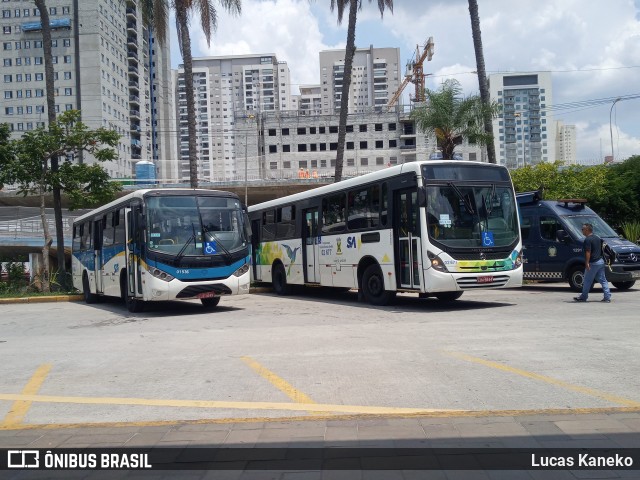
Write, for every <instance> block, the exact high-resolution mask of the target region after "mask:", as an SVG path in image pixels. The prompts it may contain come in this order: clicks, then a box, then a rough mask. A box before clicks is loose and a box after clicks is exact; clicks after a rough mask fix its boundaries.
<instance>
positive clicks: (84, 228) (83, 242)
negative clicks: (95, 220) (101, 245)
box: [80, 222, 91, 250]
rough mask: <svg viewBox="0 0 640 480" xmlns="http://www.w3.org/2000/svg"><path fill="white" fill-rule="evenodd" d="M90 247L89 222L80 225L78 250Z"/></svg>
mask: <svg viewBox="0 0 640 480" xmlns="http://www.w3.org/2000/svg"><path fill="white" fill-rule="evenodd" d="M90 248H91V222H87V223H83V224H82V225H80V250H88V249H90Z"/></svg>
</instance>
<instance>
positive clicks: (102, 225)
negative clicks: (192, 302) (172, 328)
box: [72, 189, 251, 312]
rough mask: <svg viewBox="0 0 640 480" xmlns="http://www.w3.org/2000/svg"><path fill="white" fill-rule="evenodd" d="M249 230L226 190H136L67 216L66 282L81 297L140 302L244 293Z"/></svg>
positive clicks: (209, 303)
mask: <svg viewBox="0 0 640 480" xmlns="http://www.w3.org/2000/svg"><path fill="white" fill-rule="evenodd" d="M250 236H251V231H250V229H249V220H248V217H247V213H246V208H245V207H243V205H242V204H241V203H240V200H239V199H238V197H237V196H236V195H234V194H232V193H228V192H220V191H214V190H197V189H148V190H137V191H135V192H133V193H130V194H128V195H126V196H124V197H122V198H120V199H118V200H115V201H113V202H111V203H109V204H107V205H104V206H102V207H100V208H97V209H95V210H93V211H91V212H89V213H87V214H85V215H82V216H81V217H78V218H76V219H75V221H74V223H73V246H72V273H73V285H74V287H75V288H77V289H78V290H80V291H82V292H83V294H84V298H85V301H86V302H87V303H93V302H96V301H98V300H99V299H100V298H101V297H102V296H112V297H121V298H122V299H123V300H124V301H125V303H126V304H127V307H128V309H129V310H130V311H132V312H135V311H139V310H141V309H142V308H143V306H144V303H145V302H151V301H159V300H174V299H193V298H197V299H200V300H201V302H202V304H203V305H204V306H206V307H211V308H213V307H215V306H216V305H218V303H219V302H220V297H221V296H222V295H235V294H244V293H249V284H250V273H249V266H250V262H251V255H250V250H251V244H250Z"/></svg>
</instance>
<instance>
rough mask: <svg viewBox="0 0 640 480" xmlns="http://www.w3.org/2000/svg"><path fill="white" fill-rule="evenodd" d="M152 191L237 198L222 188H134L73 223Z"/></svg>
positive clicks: (142, 196) (141, 197)
mask: <svg viewBox="0 0 640 480" xmlns="http://www.w3.org/2000/svg"><path fill="white" fill-rule="evenodd" d="M154 193H162V194H163V195H186V194H194V193H197V194H199V195H211V196H221V197H234V198H238V196H237V195H236V194H235V193H232V192H225V191H223V190H208V189H205V188H144V189H140V190H136V191H134V192H131V193H128V194H127V195H125V196H123V197H120V198H118V199H116V200H114V201H112V202H109V203H107V204H105V205H102V206H101V207H98V208H96V209H94V210H91V211H90V212H89V213H85V214H84V215H81V216H80V217H77V218H75V219H74V221H73V223H78V222H82V221H84V220H86V219H88V218H91V217H93V216H95V215H100V214H101V213H102V212H108V211H109V210H111V209H112V208H113V207H116V206H118V205H121V204H125V203H127V202H128V201H130V200H133V199H134V198H139V199H143V198H144V197H145V196H147V195H153V194H154Z"/></svg>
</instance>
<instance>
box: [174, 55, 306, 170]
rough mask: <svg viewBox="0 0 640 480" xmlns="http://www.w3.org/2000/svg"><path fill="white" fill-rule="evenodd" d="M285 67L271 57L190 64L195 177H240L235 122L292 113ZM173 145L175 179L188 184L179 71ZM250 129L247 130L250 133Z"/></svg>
mask: <svg viewBox="0 0 640 480" xmlns="http://www.w3.org/2000/svg"><path fill="white" fill-rule="evenodd" d="M289 76H290V74H289V67H288V66H287V64H286V63H285V62H279V61H278V59H277V58H276V56H275V55H273V54H261V55H238V56H219V57H203V58H194V59H193V84H194V91H195V95H196V106H197V129H198V139H197V144H198V146H197V149H198V150H197V151H198V159H199V165H198V178H199V179H201V180H202V181H220V180H229V179H232V178H234V177H236V176H237V175H238V174H239V170H238V169H239V168H240V165H239V160H240V159H241V158H242V155H243V154H244V151H243V150H242V148H243V147H242V145H240V144H238V141H237V140H238V139H239V138H243V135H245V136H246V133H245V132H244V128H240V129H238V128H237V125H236V116H235V115H234V112H242V113H241V114H240V118H244V119H247V120H249V121H253V122H254V123H256V122H257V120H256V119H257V118H258V117H259V116H260V114H262V113H269V112H276V111H280V110H282V109H284V108H294V107H293V104H292V103H291V98H290V97H291V91H290V88H291V83H290V79H289ZM173 79H174V89H175V109H176V118H177V129H178V135H179V143H178V158H179V163H178V179H179V180H180V181H188V179H189V155H188V140H189V136H188V131H187V99H186V92H185V83H184V70H183V69H182V66H181V68H180V69H179V70H174V72H173ZM254 129H255V128H252V131H254Z"/></svg>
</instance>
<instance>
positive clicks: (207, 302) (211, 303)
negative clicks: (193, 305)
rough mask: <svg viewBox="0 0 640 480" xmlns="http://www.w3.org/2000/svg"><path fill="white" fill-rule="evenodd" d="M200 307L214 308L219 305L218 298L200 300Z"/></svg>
mask: <svg viewBox="0 0 640 480" xmlns="http://www.w3.org/2000/svg"><path fill="white" fill-rule="evenodd" d="M200 301H201V302H202V306H203V307H205V308H211V309H213V308H216V307H217V306H218V304H219V303H220V297H211V298H201V299H200Z"/></svg>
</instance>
